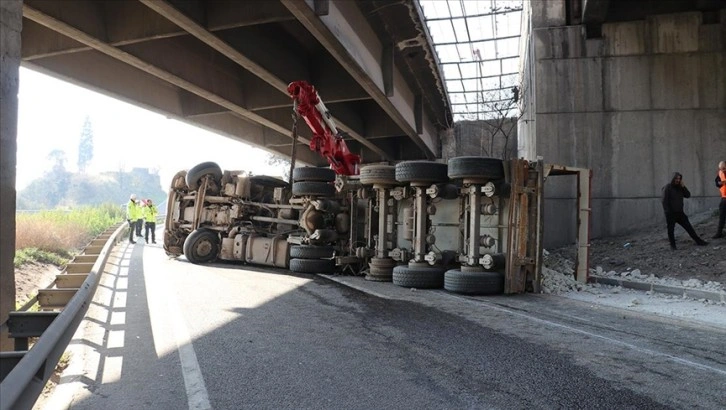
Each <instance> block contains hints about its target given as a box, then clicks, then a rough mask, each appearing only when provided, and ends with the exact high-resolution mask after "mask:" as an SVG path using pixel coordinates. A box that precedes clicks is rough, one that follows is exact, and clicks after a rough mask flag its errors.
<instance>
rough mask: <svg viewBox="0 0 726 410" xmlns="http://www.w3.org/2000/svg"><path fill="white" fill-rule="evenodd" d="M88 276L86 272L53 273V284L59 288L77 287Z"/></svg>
mask: <svg viewBox="0 0 726 410" xmlns="http://www.w3.org/2000/svg"><path fill="white" fill-rule="evenodd" d="M87 277H88V274H87V273H65V274H61V275H55V286H56V287H57V288H60V289H78V288H80V287H81V285H83V282H84V281H85V280H86V278H87Z"/></svg>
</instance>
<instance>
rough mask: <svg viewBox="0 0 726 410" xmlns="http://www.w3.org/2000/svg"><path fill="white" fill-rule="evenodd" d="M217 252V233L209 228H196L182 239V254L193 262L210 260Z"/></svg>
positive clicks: (214, 257)
mask: <svg viewBox="0 0 726 410" xmlns="http://www.w3.org/2000/svg"><path fill="white" fill-rule="evenodd" d="M218 253H219V234H217V233H216V232H215V231H212V230H210V229H204V228H201V229H197V230H195V231H193V232H192V233H190V234H189V236H187V239H186V240H184V256H186V258H187V260H188V261H189V262H191V263H193V264H200V263H207V262H211V261H213V260H215V259H217V254H218Z"/></svg>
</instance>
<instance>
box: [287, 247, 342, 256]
mask: <svg viewBox="0 0 726 410" xmlns="http://www.w3.org/2000/svg"><path fill="white" fill-rule="evenodd" d="M334 253H335V248H333V247H332V246H315V245H293V246H292V247H291V248H290V257H291V258H293V259H295V258H297V259H330V258H332V257H333V254H334Z"/></svg>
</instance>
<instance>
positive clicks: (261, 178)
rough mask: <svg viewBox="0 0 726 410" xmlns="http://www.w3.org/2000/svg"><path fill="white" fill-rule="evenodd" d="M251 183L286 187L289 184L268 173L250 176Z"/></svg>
mask: <svg viewBox="0 0 726 410" xmlns="http://www.w3.org/2000/svg"><path fill="white" fill-rule="evenodd" d="M250 181H252V183H253V184H256V185H260V186H263V187H266V188H287V187H288V186H289V184H288V183H287V182H285V181H283V180H281V179H280V178H275V177H271V176H269V175H254V176H251V177H250Z"/></svg>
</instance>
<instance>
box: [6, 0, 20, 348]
mask: <svg viewBox="0 0 726 410" xmlns="http://www.w3.org/2000/svg"><path fill="white" fill-rule="evenodd" d="M22 25H23V2H22V0H3V1H0V238H2V240H1V241H0V323H3V324H4V323H5V322H6V321H7V318H8V314H9V313H10V311H11V310H15V267H14V266H13V259H14V258H15V173H16V170H15V167H16V164H17V157H16V156H17V147H18V142H17V133H18V77H19V68H20V31H21V29H22ZM8 350H13V343H12V341H11V340H10V339H8V337H7V327H6V326H2V329H0V351H8Z"/></svg>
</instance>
